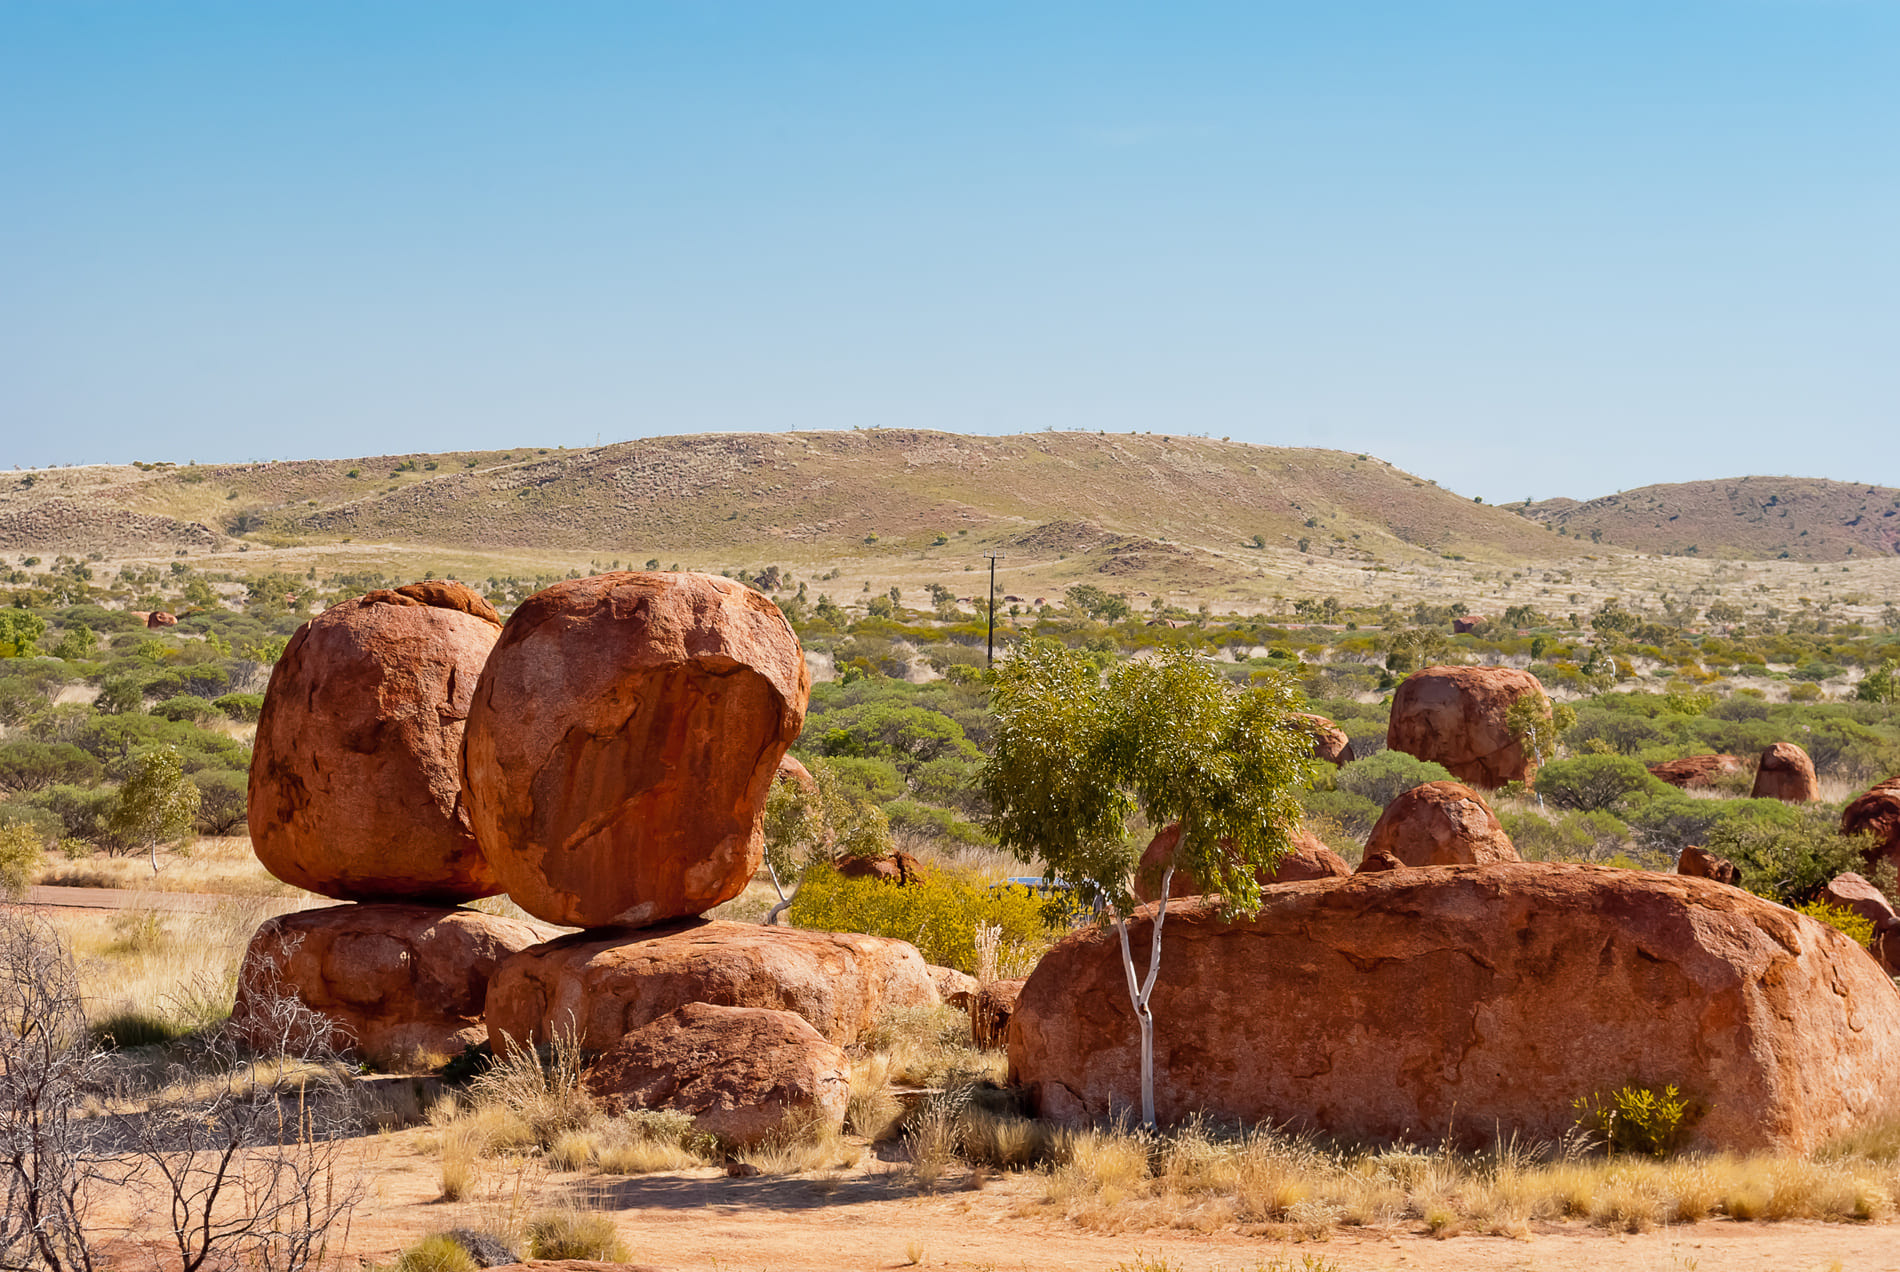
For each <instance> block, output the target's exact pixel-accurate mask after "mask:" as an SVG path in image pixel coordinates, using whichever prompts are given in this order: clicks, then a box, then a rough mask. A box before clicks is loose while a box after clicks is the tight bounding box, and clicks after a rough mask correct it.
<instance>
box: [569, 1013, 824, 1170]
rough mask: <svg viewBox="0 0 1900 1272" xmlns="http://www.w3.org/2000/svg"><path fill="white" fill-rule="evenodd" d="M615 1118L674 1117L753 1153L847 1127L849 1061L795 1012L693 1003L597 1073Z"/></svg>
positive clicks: (608, 1056) (595, 1092) (626, 1044)
mask: <svg viewBox="0 0 1900 1272" xmlns="http://www.w3.org/2000/svg"><path fill="white" fill-rule="evenodd" d="M582 1082H583V1085H584V1086H585V1087H586V1089H587V1093H588V1094H589V1095H590V1096H592V1097H593V1099H594V1101H595V1102H596V1103H597V1104H599V1105H600V1106H602V1107H603V1108H605V1109H606V1110H607V1111H608V1112H609V1113H614V1114H618V1113H623V1112H625V1111H627V1110H629V1109H667V1110H671V1111H673V1112H678V1113H685V1114H687V1115H689V1116H690V1117H691V1118H692V1119H693V1127H694V1129H695V1130H697V1131H699V1132H700V1133H702V1134H706V1135H711V1136H714V1137H715V1138H717V1139H718V1140H719V1141H720V1142H721V1143H723V1144H729V1145H749V1144H757V1143H759V1142H760V1141H761V1140H764V1139H767V1138H768V1137H770V1136H772V1135H774V1134H777V1133H778V1132H780V1131H781V1130H785V1129H787V1127H788V1125H791V1126H796V1125H800V1124H806V1123H811V1122H816V1123H819V1124H822V1125H828V1126H830V1127H831V1128H833V1129H837V1128H839V1127H842V1126H843V1124H844V1109H845V1102H846V1100H848V1099H849V1098H850V1095H851V1083H850V1074H849V1070H848V1069H847V1067H846V1065H845V1058H844V1052H843V1051H841V1050H840V1049H839V1048H838V1047H837V1046H836V1045H835V1044H833V1043H831V1042H828V1041H826V1039H825V1038H824V1037H823V1036H822V1035H821V1034H819V1032H818V1031H817V1030H816V1029H813V1028H812V1027H811V1026H810V1025H809V1024H807V1023H806V1022H805V1021H804V1020H803V1019H802V1018H800V1017H799V1016H797V1015H795V1014H793V1013H792V1012H789V1011H770V1010H766V1009H763V1008H758V1007H720V1006H714V1005H713V1004H711V1003H687V1004H685V1005H684V1006H681V1007H679V1008H676V1009H675V1010H673V1011H671V1012H669V1013H667V1014H666V1015H664V1016H661V1017H660V1018H659V1019H657V1020H654V1021H650V1022H649V1023H647V1024H645V1025H642V1026H641V1027H639V1028H638V1029H635V1030H633V1031H632V1032H631V1033H629V1034H627V1035H626V1036H625V1037H623V1038H621V1039H620V1040H619V1041H618V1042H616V1043H615V1044H614V1045H613V1046H612V1047H610V1048H608V1049H607V1051H606V1052H605V1053H604V1054H602V1055H601V1057H600V1058H599V1059H598V1060H596V1061H595V1062H594V1063H593V1064H592V1065H590V1066H588V1068H587V1071H586V1073H585V1074H584V1075H583V1078H582Z"/></svg>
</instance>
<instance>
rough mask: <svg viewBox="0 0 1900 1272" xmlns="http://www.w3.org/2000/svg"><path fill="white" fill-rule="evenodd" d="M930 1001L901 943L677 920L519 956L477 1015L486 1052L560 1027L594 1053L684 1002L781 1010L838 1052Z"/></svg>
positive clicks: (925, 970) (911, 949)
mask: <svg viewBox="0 0 1900 1272" xmlns="http://www.w3.org/2000/svg"><path fill="white" fill-rule="evenodd" d="M940 1001H941V999H940V998H939V997H938V994H937V988H936V985H935V984H934V983H933V982H932V980H931V976H930V969H929V967H928V965H927V964H925V962H924V959H923V955H921V954H919V953H918V952H917V947H916V946H914V945H912V944H910V943H909V942H907V941H894V940H890V939H889V938H886V937H881V936H863V935H860V934H858V933H855V932H808V931H805V930H804V929H802V928H785V927H761V926H758V925H756V924H751V923H726V922H722V921H718V920H708V919H689V920H684V921H680V922H676V923H669V924H665V925H662V926H660V927H651V928H596V929H594V930H592V931H588V932H577V933H574V934H573V935H570V936H564V937H561V938H560V939H558V940H554V941H549V942H547V943H546V944H544V945H536V946H534V947H533V948H531V949H526V950H523V951H521V952H520V953H519V954H516V955H514V956H513V957H511V958H510V959H508V961H507V962H506V963H504V964H503V965H502V966H501V967H500V968H498V969H497V970H496V973H495V977H494V979H493V981H492V982H490V984H489V987H488V1004H487V1012H486V1015H487V1019H488V1034H489V1038H490V1041H491V1042H492V1043H493V1045H494V1047H495V1049H496V1050H497V1051H500V1050H502V1049H503V1048H505V1047H506V1046H507V1045H508V1041H507V1040H508V1039H514V1040H516V1041H520V1042H526V1041H528V1040H530V1039H532V1040H534V1041H536V1042H545V1041H547V1040H548V1039H549V1038H551V1037H552V1036H554V1034H555V1033H556V1031H562V1030H569V1029H572V1030H573V1031H574V1032H575V1033H576V1034H577V1035H578V1038H579V1042H580V1045H581V1047H582V1049H583V1050H586V1051H593V1052H602V1051H606V1050H607V1049H608V1048H609V1047H611V1046H613V1045H614V1044H615V1043H616V1042H618V1041H619V1040H620V1039H621V1038H622V1037H624V1036H625V1035H627V1034H629V1033H632V1032H633V1031H634V1030H636V1029H639V1028H640V1027H641V1026H643V1025H646V1024H648V1023H650V1022H652V1021H654V1020H657V1019H659V1018H660V1017H661V1016H664V1015H666V1014H667V1013H668V1012H671V1011H673V1010H675V1009H676V1008H679V1007H683V1006H685V1005H686V1004H687V1003H714V1004H717V1005H719V1006H724V1007H764V1008H769V1009H771V1010H773V1011H789V1012H793V1013H795V1014H797V1015H799V1016H802V1017H803V1018H804V1019H805V1020H806V1021H807V1022H808V1023H809V1024H810V1025H811V1026H812V1027H813V1028H814V1029H816V1030H817V1031H818V1032H819V1033H820V1034H821V1035H823V1036H824V1037H826V1038H828V1039H830V1040H831V1041H832V1042H833V1043H835V1044H837V1045H838V1046H841V1047H842V1046H849V1045H851V1044H852V1043H853V1042H856V1041H857V1038H858V1035H859V1034H860V1033H862V1032H863V1031H864V1030H866V1029H868V1028H870V1026H871V1024H872V1022H874V1021H875V1020H876V1019H877V1018H878V1016H880V1015H881V1014H883V1013H884V1012H885V1011H886V1010H888V1009H890V1008H893V1007H934V1006H936V1005H937V1004H938V1003H939V1002H940Z"/></svg>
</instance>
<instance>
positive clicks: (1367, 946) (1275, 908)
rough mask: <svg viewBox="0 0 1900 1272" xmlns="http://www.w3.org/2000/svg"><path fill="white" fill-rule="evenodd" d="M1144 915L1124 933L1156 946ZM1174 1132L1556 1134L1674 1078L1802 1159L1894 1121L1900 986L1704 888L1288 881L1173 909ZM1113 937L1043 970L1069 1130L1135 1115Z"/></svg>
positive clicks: (1013, 1027)
mask: <svg viewBox="0 0 1900 1272" xmlns="http://www.w3.org/2000/svg"><path fill="white" fill-rule="evenodd" d="M1150 917H1151V916H1150V912H1149V911H1146V910H1144V911H1143V912H1142V915H1141V916H1140V917H1138V918H1137V919H1136V920H1135V921H1134V924H1133V927H1134V930H1133V931H1131V932H1130V934H1129V938H1130V942H1131V944H1132V946H1133V948H1134V949H1136V950H1138V951H1139V950H1145V949H1147V948H1148V939H1149V930H1148V929H1149V926H1150V923H1149V920H1150ZM1153 1008H1154V1013H1155V1044H1156V1046H1155V1070H1156V1082H1155V1095H1156V1102H1157V1105H1158V1110H1157V1111H1158V1113H1159V1115H1160V1117H1161V1118H1162V1119H1163V1120H1164V1121H1168V1122H1178V1121H1180V1120H1181V1119H1183V1118H1186V1117H1188V1116H1190V1115H1194V1114H1205V1115H1207V1116H1208V1117H1210V1118H1212V1119H1214V1120H1216V1121H1227V1120H1233V1121H1238V1122H1241V1123H1243V1124H1246V1125H1255V1124H1259V1123H1263V1122H1272V1123H1275V1124H1288V1125H1291V1126H1293V1127H1296V1128H1300V1129H1310V1130H1313V1131H1317V1132H1320V1133H1322V1134H1326V1135H1332V1136H1339V1137H1341V1138H1343V1139H1347V1140H1352V1141H1361V1142H1374V1143H1377V1142H1383V1141H1392V1140H1395V1139H1399V1138H1401V1137H1404V1138H1407V1139H1409V1140H1411V1141H1412V1142H1415V1143H1424V1142H1437V1141H1438V1140H1440V1139H1441V1138H1448V1139H1450V1140H1451V1141H1452V1142H1453V1143H1456V1144H1459V1145H1462V1146H1465V1147H1475V1146H1477V1145H1479V1144H1488V1143H1490V1142H1492V1141H1493V1140H1494V1139H1495V1138H1497V1137H1499V1136H1512V1135H1516V1136H1519V1137H1521V1138H1522V1139H1524V1140H1533V1141H1534V1140H1546V1141H1554V1140H1556V1139H1558V1138H1559V1137H1560V1136H1562V1135H1563V1134H1564V1133H1565V1132H1566V1131H1567V1130H1569V1129H1570V1126H1571V1123H1572V1121H1573V1119H1574V1118H1575V1116H1576V1115H1575V1112H1574V1110H1573V1109H1572V1107H1571V1102H1572V1101H1573V1100H1575V1099H1576V1098H1577V1096H1578V1093H1579V1092H1582V1093H1585V1094H1587V1093H1589V1092H1591V1091H1605V1092H1607V1091H1614V1090H1616V1089H1618V1088H1620V1087H1622V1086H1624V1085H1626V1084H1628V1083H1631V1082H1637V1083H1641V1084H1644V1085H1647V1086H1651V1087H1655V1088H1658V1089H1660V1088H1661V1087H1663V1086H1665V1085H1668V1084H1670V1083H1674V1084H1675V1085H1677V1086H1678V1087H1679V1088H1680V1089H1681V1090H1682V1091H1683V1093H1684V1094H1685V1095H1686V1096H1687V1097H1688V1098H1689V1099H1690V1100H1691V1101H1692V1102H1695V1103H1697V1104H1700V1105H1701V1106H1702V1107H1703V1108H1704V1109H1705V1110H1706V1111H1705V1112H1704V1114H1703V1116H1702V1117H1701V1118H1700V1120H1699V1121H1698V1122H1696V1123H1695V1125H1694V1126H1693V1127H1692V1128H1691V1129H1690V1132H1689V1140H1690V1145H1691V1146H1692V1147H1696V1148H1702V1149H1720V1150H1733V1151H1739V1152H1748V1151H1754V1150H1780V1151H1786V1152H1795V1153H1805V1152H1808V1151H1811V1150H1812V1149H1814V1148H1816V1147H1818V1146H1819V1145H1821V1144H1822V1143H1824V1142H1825V1141H1827V1140H1828V1139H1829V1138H1830V1137H1832V1136H1834V1135H1836V1134H1839V1133H1841V1132H1844V1131H1846V1130H1849V1129H1850V1128H1852V1127H1853V1126H1855V1125H1856V1124H1858V1123H1860V1122H1861V1121H1862V1120H1863V1119H1866V1118H1868V1117H1870V1116H1873V1115H1877V1114H1879V1113H1880V1112H1881V1111H1883V1110H1884V1109H1885V1108H1886V1107H1887V1094H1888V1090H1889V1088H1890V1085H1891V1074H1892V1073H1893V1072H1894V1070H1895V1067H1896V1065H1900V993H1896V992H1895V990H1894V986H1893V983H1892V981H1891V980H1889V979H1888V978H1887V977H1886V976H1885V975H1884V974H1883V973H1882V972H1881V970H1880V968H1879V967H1878V966H1877V965H1876V964H1875V963H1874V962H1873V961H1872V960H1870V959H1868V958H1867V957H1866V955H1865V954H1864V953H1863V952H1862V951H1861V950H1860V949H1859V947H1857V946H1856V945H1855V944H1854V943H1853V942H1852V941H1850V940H1848V939H1847V938H1846V937H1844V936H1842V935H1841V934H1840V933H1839V932H1836V931H1834V930H1833V929H1831V928H1828V927H1826V926H1825V925H1823V924H1820V923H1816V922H1814V921H1813V920H1812V919H1808V918H1806V917H1804V916H1802V915H1799V914H1796V913H1794V912H1793V911H1791V910H1788V909H1785V908H1783V907H1781V906H1778V905H1775V904H1773V903H1771V902H1768V901H1764V900H1762V899H1760V898H1758V897H1754V896H1751V895H1749V894H1748V893H1745V892H1741V891H1739V890H1737V889H1734V888H1726V887H1721V886H1719V885H1717V884H1714V883H1710V882H1709V881H1707V880H1703V879H1687V878H1683V877H1681V876H1677V875H1667V874H1655V873H1650V872H1646V871H1639V870H1612V869H1606V868H1600V867H1591V866H1571V865H1551V864H1544V863H1533V862H1507V863H1500V864H1496V865H1488V866H1460V867H1452V868H1449V869H1442V870H1393V871H1388V872H1385V873H1377V874H1360V875H1355V876H1353V877H1352V878H1350V879H1320V880H1314V881H1312V882H1309V883H1296V884H1290V885H1287V886H1285V887H1280V888H1274V889H1272V890H1271V891H1269V892H1268V893H1267V894H1266V898H1265V902H1264V904H1263V906H1262V908H1261V911H1260V913H1259V914H1258V915H1257V916H1256V917H1255V918H1253V919H1251V920H1248V921H1245V922H1234V923H1228V922H1225V921H1223V920H1222V918H1221V916H1220V912H1219V908H1218V904H1217V903H1216V902H1212V901H1209V900H1206V899H1202V900H1192V901H1186V902H1183V903H1182V904H1181V906H1180V908H1179V910H1177V909H1176V908H1175V907H1174V906H1170V907H1169V909H1168V920H1167V928H1166V932H1165V935H1164V937H1163V941H1162V960H1161V974H1160V977H1159V979H1158V980H1157V982H1156V986H1155V990H1154V998H1153ZM1139 1056H1140V1035H1139V1032H1138V1030H1137V1028H1136V1022H1135V1018H1134V1012H1133V1009H1132V1008H1131V1006H1130V1004H1129V1001H1128V986H1127V981H1126V979H1125V978H1124V975H1123V972H1122V962H1121V950H1120V946H1119V943H1118V941H1117V939H1116V936H1115V934H1114V933H1113V932H1109V931H1104V930H1102V929H1099V928H1091V929H1086V930H1083V931H1079V932H1076V933H1074V934H1071V935H1070V936H1068V937H1066V938H1065V939H1064V940H1063V941H1062V942H1061V943H1059V944H1058V945H1057V946H1056V947H1055V949H1053V950H1052V951H1051V952H1050V953H1048V954H1047V955H1045V956H1044V957H1043V959H1042V961H1041V963H1040V964H1039V965H1038V966H1037V968H1036V970H1035V972H1034V973H1033V974H1032V975H1031V976H1030V977H1029V981H1028V983H1027V984H1026V985H1025V986H1024V987H1023V991H1022V995H1021V998H1020V999H1019V1000H1018V1002H1017V1004H1016V1011H1015V1015H1014V1017H1013V1018H1012V1019H1011V1021H1010V1030H1009V1069H1010V1082H1011V1083H1012V1084H1021V1085H1023V1086H1025V1087H1027V1089H1028V1092H1029V1094H1030V1096H1031V1098H1032V1100H1033V1101H1034V1104H1035V1106H1036V1108H1037V1111H1038V1112H1039V1113H1040V1115H1041V1116H1043V1117H1046V1118H1050V1119H1053V1120H1056V1121H1059V1122H1064V1123H1070V1124H1074V1123H1080V1122H1086V1121H1092V1120H1096V1119H1105V1118H1108V1117H1111V1116H1113V1115H1115V1114H1118V1113H1123V1112H1125V1111H1126V1110H1128V1109H1129V1108H1131V1107H1138V1101H1139V1094H1140V1087H1139V1080H1138V1074H1139Z"/></svg>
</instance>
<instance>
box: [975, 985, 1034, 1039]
mask: <svg viewBox="0 0 1900 1272" xmlns="http://www.w3.org/2000/svg"><path fill="white" fill-rule="evenodd" d="M1026 983H1027V981H1026V980H999V981H991V982H990V983H989V984H987V985H985V986H983V988H981V989H979V990H978V991H977V994H976V1001H975V1002H974V1003H973V1004H972V1005H971V1007H970V1042H971V1043H972V1044H973V1045H974V1046H975V1047H976V1048H977V1049H978V1050H980V1051H989V1050H992V1049H994V1048H998V1047H1001V1046H1003V1045H1005V1044H1006V1043H1007V1042H1008V1041H1009V1020H1010V1017H1011V1016H1012V1015H1014V1014H1015V1012H1016V1000H1017V999H1019V998H1021V997H1022V993H1023V986H1024V985H1025V984H1026Z"/></svg>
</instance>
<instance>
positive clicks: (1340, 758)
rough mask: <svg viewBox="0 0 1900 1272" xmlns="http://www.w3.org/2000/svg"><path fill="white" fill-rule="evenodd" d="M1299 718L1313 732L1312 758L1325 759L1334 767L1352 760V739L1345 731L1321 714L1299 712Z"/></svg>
mask: <svg viewBox="0 0 1900 1272" xmlns="http://www.w3.org/2000/svg"><path fill="white" fill-rule="evenodd" d="M1299 718H1300V719H1302V720H1304V721H1306V723H1307V725H1308V726H1309V727H1310V728H1311V731H1312V734H1313V758H1314V759H1317V760H1325V761H1326V762H1327V763H1328V764H1332V765H1334V766H1336V767H1341V768H1343V767H1345V766H1346V765H1348V764H1351V763H1352V761H1353V754H1352V739H1350V738H1348V737H1347V736H1346V731H1345V730H1344V729H1342V728H1340V727H1339V726H1338V725H1336V724H1334V723H1333V722H1332V721H1331V720H1328V719H1327V718H1326V717H1325V716H1323V715H1312V714H1310V713H1308V712H1304V711H1302V712H1300V713H1299Z"/></svg>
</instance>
